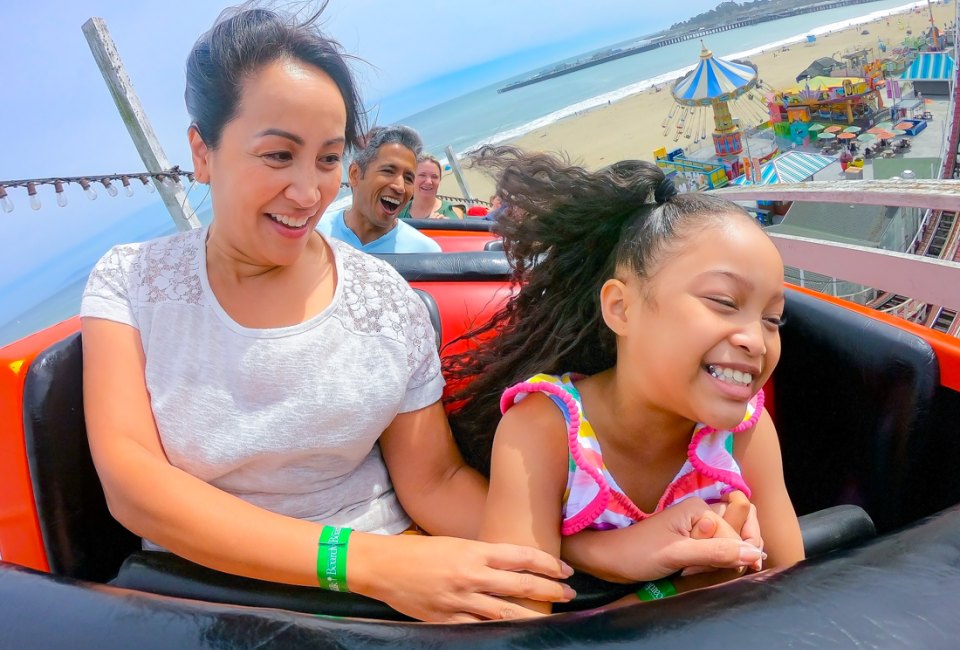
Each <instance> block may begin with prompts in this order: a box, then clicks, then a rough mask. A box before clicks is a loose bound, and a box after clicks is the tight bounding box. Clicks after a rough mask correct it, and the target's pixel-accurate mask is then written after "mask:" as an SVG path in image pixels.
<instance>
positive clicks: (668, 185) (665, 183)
mask: <svg viewBox="0 0 960 650" xmlns="http://www.w3.org/2000/svg"><path fill="white" fill-rule="evenodd" d="M676 195H677V188H676V187H674V186H673V181H671V180H670V179H669V178H667V177H666V176H664V177H663V178H662V179H660V182H659V183H657V189H655V190H654V191H653V200H654V201H656V202H657V205H663V204H664V203H666V202H667V201H669V200H670V199H672V198H673V197H675V196H676Z"/></svg>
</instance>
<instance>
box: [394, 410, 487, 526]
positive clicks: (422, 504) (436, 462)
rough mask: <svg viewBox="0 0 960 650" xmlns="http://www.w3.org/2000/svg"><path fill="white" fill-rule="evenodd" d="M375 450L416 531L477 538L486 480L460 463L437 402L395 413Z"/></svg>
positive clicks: (447, 424) (461, 461) (445, 417)
mask: <svg viewBox="0 0 960 650" xmlns="http://www.w3.org/2000/svg"><path fill="white" fill-rule="evenodd" d="M380 450H381V451H382V452H383V460H384V462H385V463H386V465H387V469H388V470H389V472H390V480H391V481H392V482H393V487H394V489H395V490H396V492H397V497H398V498H399V499H400V504H401V505H402V506H403V509H404V510H405V511H406V512H407V514H408V515H410V517H411V518H412V519H413V520H414V521H415V522H416V523H417V525H418V526H420V527H421V528H423V529H424V530H425V531H427V532H428V533H430V534H431V535H452V536H454V537H463V538H465V539H477V535H478V534H479V531H480V521H481V519H482V517H483V507H484V503H485V501H486V498H487V481H486V479H484V478H483V477H482V476H481V475H480V474H479V472H477V471H476V470H474V469H473V468H471V467H469V466H468V465H467V464H466V462H464V460H463V456H461V455H460V450H459V449H458V448H457V445H456V442H454V440H453V434H452V433H451V432H450V425H449V423H448V422H447V416H446V413H445V412H444V410H443V405H442V404H441V403H440V402H436V403H434V404H431V405H430V406H427V407H426V408H422V409H419V410H417V411H411V412H409V413H401V414H399V415H398V416H397V417H396V418H394V420H393V422H391V423H390V426H388V427H387V429H386V430H385V431H384V432H383V435H381V436H380Z"/></svg>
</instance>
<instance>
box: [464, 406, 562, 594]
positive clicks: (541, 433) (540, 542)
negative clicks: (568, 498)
mask: <svg viewBox="0 0 960 650" xmlns="http://www.w3.org/2000/svg"><path fill="white" fill-rule="evenodd" d="M565 432H566V425H565V424H564V419H563V415H562V414H561V413H560V411H559V410H558V409H557V407H556V406H554V405H553V403H552V402H551V401H550V400H549V398H548V397H546V396H545V395H542V394H538V393H535V394H532V395H529V396H528V397H527V398H526V399H524V400H523V401H522V402H520V403H519V404H517V405H515V406H513V407H512V408H511V409H510V410H509V411H507V413H506V414H505V415H504V417H503V419H502V420H501V421H500V425H499V426H498V427H497V433H496V436H495V438H494V441H493V455H492V457H491V462H490V491H489V493H488V495H487V506H486V510H485V512H484V517H483V526H482V527H481V530H480V538H481V539H483V540H487V541H493V542H509V543H512V544H521V545H524V546H532V547H534V548H537V549H540V550H542V551H546V552H547V553H550V554H551V555H553V556H555V557H559V556H560V524H561V518H562V514H561V508H562V503H563V492H564V488H565V487H566V479H567V454H568V451H567V441H566V435H565ZM518 602H520V603H521V604H522V605H524V606H525V607H529V608H530V609H535V610H537V611H540V612H543V613H549V612H550V609H551V605H550V603H548V602H543V601H535V600H530V599H526V600H522V601H518Z"/></svg>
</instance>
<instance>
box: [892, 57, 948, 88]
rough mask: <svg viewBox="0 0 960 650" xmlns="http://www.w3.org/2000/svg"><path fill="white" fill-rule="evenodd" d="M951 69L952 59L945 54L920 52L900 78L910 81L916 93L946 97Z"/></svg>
mask: <svg viewBox="0 0 960 650" xmlns="http://www.w3.org/2000/svg"><path fill="white" fill-rule="evenodd" d="M953 68H954V66H953V58H952V57H951V56H950V55H949V54H947V53H946V52H920V53H919V54H917V58H915V59H914V60H913V63H911V64H910V67H909V68H907V69H906V70H905V71H904V73H903V74H902V75H900V78H901V79H905V80H907V81H912V82H913V90H914V91H915V92H917V93H922V94H924V95H948V94H949V93H950V80H951V79H953Z"/></svg>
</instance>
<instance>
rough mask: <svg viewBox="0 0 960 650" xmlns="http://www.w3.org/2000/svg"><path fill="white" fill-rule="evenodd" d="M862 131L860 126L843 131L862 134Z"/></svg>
mask: <svg viewBox="0 0 960 650" xmlns="http://www.w3.org/2000/svg"><path fill="white" fill-rule="evenodd" d="M860 131H861V129H860V127H859V126H848V127H847V128H845V129H844V130H843V132H844V133H860Z"/></svg>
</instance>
